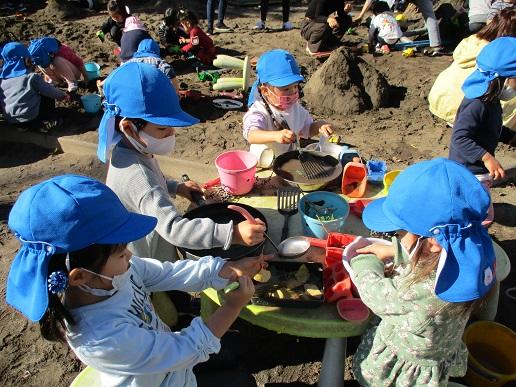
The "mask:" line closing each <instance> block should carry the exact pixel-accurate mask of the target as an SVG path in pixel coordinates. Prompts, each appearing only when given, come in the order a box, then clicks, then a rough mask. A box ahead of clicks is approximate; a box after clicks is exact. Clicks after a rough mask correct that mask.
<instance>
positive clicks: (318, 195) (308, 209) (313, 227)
mask: <svg viewBox="0 0 516 387" xmlns="http://www.w3.org/2000/svg"><path fill="white" fill-rule="evenodd" d="M307 203H316V206H319V207H323V208H329V209H332V211H331V214H332V215H333V218H334V219H333V220H326V221H325V220H322V219H317V216H316V214H318V215H319V217H321V216H324V214H323V212H324V211H322V212H319V213H317V211H316V210H315V209H314V207H313V205H310V204H307ZM299 215H300V216H301V223H302V225H303V234H304V235H305V236H311V237H315V238H319V239H326V237H327V236H328V232H342V231H343V230H344V224H345V223H346V218H347V217H348V215H349V204H348V202H347V201H346V199H344V198H343V197H342V196H340V195H337V194H335V193H333V192H325V191H316V192H311V193H309V194H306V195H304V196H303V197H302V198H301V200H300V201H299ZM328 215H329V214H328Z"/></svg>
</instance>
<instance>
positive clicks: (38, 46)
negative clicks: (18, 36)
mask: <svg viewBox="0 0 516 387" xmlns="http://www.w3.org/2000/svg"><path fill="white" fill-rule="evenodd" d="M58 50H59V41H58V40H57V39H56V38H52V37H48V36H46V37H44V38H39V39H34V40H31V41H30V45H29V52H30V57H31V59H32V62H33V63H34V64H35V65H38V66H40V67H43V68H46V67H48V66H50V62H52V59H51V58H50V54H55V53H56V52H57V51H58Z"/></svg>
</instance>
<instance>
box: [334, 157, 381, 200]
mask: <svg viewBox="0 0 516 387" xmlns="http://www.w3.org/2000/svg"><path fill="white" fill-rule="evenodd" d="M382 177H383V176H382ZM366 187H367V169H366V166H365V165H364V164H362V163H355V162H350V163H347V164H346V166H345V167H344V172H343V173H342V186H341V190H342V193H343V194H344V195H346V196H349V197H352V198H361V197H363V196H364V193H365V190H366Z"/></svg>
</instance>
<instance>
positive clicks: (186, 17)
mask: <svg viewBox="0 0 516 387" xmlns="http://www.w3.org/2000/svg"><path fill="white" fill-rule="evenodd" d="M179 20H180V21H181V22H184V21H187V22H189V23H190V24H191V25H192V26H196V25H198V24H199V18H198V17H197V15H196V14H195V13H194V12H192V11H190V10H188V9H180V10H179Z"/></svg>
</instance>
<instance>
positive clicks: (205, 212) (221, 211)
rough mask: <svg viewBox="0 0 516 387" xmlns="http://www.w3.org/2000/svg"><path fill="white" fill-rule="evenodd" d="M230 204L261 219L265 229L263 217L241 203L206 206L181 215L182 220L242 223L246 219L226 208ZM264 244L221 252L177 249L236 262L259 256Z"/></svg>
mask: <svg viewBox="0 0 516 387" xmlns="http://www.w3.org/2000/svg"><path fill="white" fill-rule="evenodd" d="M230 204H233V205H236V206H240V207H243V208H245V209H246V210H247V211H249V213H250V214H251V215H252V216H253V218H258V219H261V220H262V221H263V222H264V223H265V226H266V227H267V219H265V216H264V215H263V214H262V213H261V212H260V211H258V210H257V209H256V208H254V207H251V206H248V205H247V204H241V203H213V204H206V205H203V206H200V207H196V208H194V209H193V210H190V211H188V212H187V213H186V214H184V215H183V218H186V219H197V218H209V219H211V220H213V221H214V222H216V223H228V222H229V221H231V220H232V221H233V225H234V226H236V225H237V224H238V223H240V222H243V221H244V220H246V219H245V218H244V217H243V216H242V215H240V214H239V213H238V212H236V211H234V210H230V209H228V208H227V207H228V206H229V205H230ZM265 242H266V240H264V241H263V242H261V243H259V244H257V245H254V246H242V245H231V247H230V248H229V249H228V250H223V249H222V248H221V247H218V248H212V249H205V250H193V249H185V248H179V250H180V251H182V252H187V253H189V254H192V255H194V256H197V257H204V256H206V255H212V256H214V257H221V258H227V259H229V260H237V259H241V258H245V257H251V256H254V255H260V252H261V247H262V245H263V244H264V243H265Z"/></svg>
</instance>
